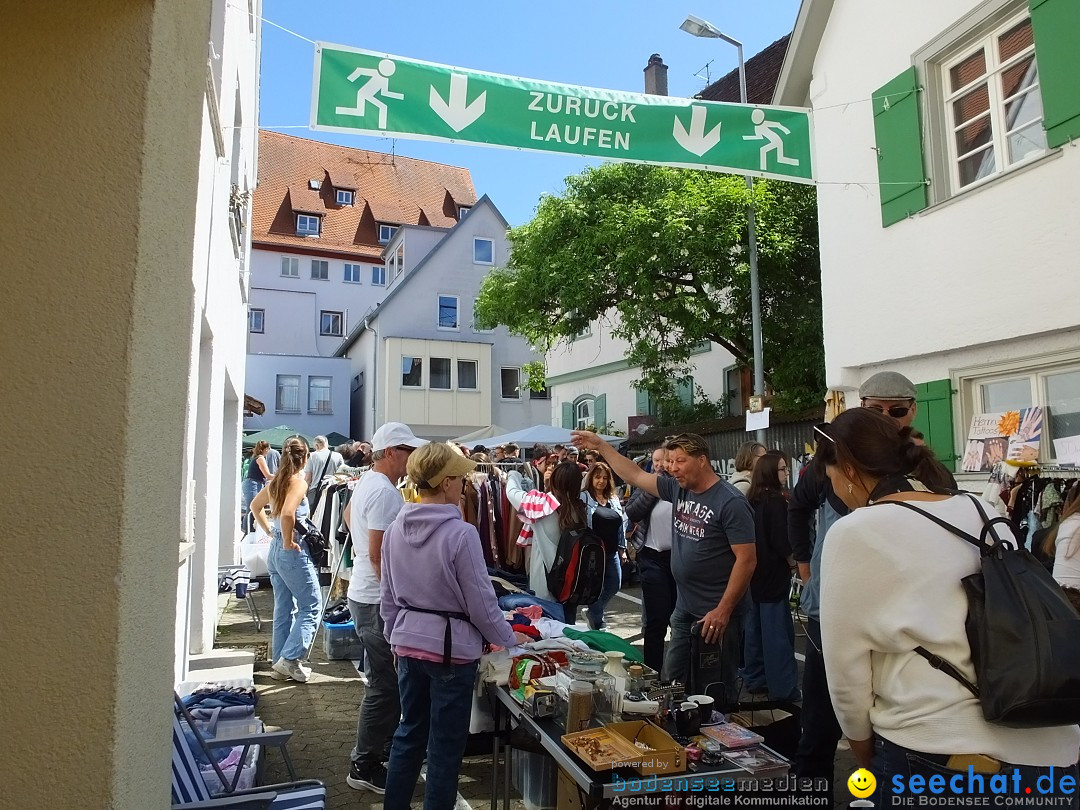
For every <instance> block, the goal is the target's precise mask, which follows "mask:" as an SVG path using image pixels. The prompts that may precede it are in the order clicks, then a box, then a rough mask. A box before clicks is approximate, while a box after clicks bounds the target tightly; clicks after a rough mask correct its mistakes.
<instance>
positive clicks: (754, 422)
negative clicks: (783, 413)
mask: <svg viewBox="0 0 1080 810" xmlns="http://www.w3.org/2000/svg"><path fill="white" fill-rule="evenodd" d="M771 412H772V408H762V409H761V410H760V411H759V412H758V413H754V412H753V411H747V412H746V430H747V432H749V431H751V430H765V429H766V428H768V427H769V414H770V413H771Z"/></svg>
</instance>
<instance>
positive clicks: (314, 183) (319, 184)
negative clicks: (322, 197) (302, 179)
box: [307, 180, 322, 191]
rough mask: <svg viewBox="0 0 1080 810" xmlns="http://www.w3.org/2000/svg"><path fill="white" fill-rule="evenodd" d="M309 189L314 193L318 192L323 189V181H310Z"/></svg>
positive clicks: (308, 182)
mask: <svg viewBox="0 0 1080 810" xmlns="http://www.w3.org/2000/svg"><path fill="white" fill-rule="evenodd" d="M307 187H308V188H310V189H311V190H312V191H318V190H319V189H321V188H322V180H308V181H307Z"/></svg>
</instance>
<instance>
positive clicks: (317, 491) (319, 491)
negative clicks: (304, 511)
mask: <svg viewBox="0 0 1080 810" xmlns="http://www.w3.org/2000/svg"><path fill="white" fill-rule="evenodd" d="M333 457H334V451H333V450H332V449H328V450H327V453H326V463H325V464H323V468H322V473H321V474H320V475H319V477H318V478H317V479H315V480H314V481H312V482H311V485H312V486H313V487H315V503H313V504H309V506H310V507H311V513H312V514H315V508H316V507H317V506H318V505H319V501H320V500H322V494H323V488H322V487H321V486H320V484H322V480H323V479H324V478H326V471H327V470H329V469H330V459H332V458H333Z"/></svg>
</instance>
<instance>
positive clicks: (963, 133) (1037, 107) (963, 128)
mask: <svg viewBox="0 0 1080 810" xmlns="http://www.w3.org/2000/svg"><path fill="white" fill-rule="evenodd" d="M941 78H942V84H943V93H944V102H945V132H946V135H947V139H946V140H947V144H948V154H949V164H950V174H951V183H952V187H953V189H954V190H960V189H963V188H966V187H968V186H971V185H973V184H976V183H978V182H980V181H982V180H985V179H987V178H989V177H993V176H994V175H996V174H1000V173H1001V172H1003V171H1006V170H1007V169H1009V168H1011V167H1013V166H1016V165H1017V164H1020V163H1023V162H1025V161H1027V160H1030V159H1031V158H1034V157H1038V156H1039V155H1042V154H1044V153H1045V152H1046V133H1045V131H1044V130H1043V126H1042V120H1043V105H1042V94H1041V92H1040V90H1039V72H1038V68H1037V66H1036V64H1035V41H1034V38H1033V35H1032V30H1031V19H1030V17H1029V16H1028V15H1027V13H1026V12H1025V13H1024V14H1023V15H1022V16H1019V17H1013V18H1012V19H1010V20H1009V21H1008V22H1006V23H1005V24H1003V25H999V26H998V27H996V28H994V29H993V30H992V31H990V32H989V33H988V34H987V35H985V36H984V37H983V38H982V39H980V40H979V41H978V42H977V43H976V44H974V45H971V46H969V47H966V48H964V49H963V50H962V51H961V52H959V53H957V54H956V55H955V56H954V57H953V58H951V59H948V60H947V61H945V62H943V63H942V65H941Z"/></svg>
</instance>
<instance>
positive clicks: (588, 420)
mask: <svg viewBox="0 0 1080 810" xmlns="http://www.w3.org/2000/svg"><path fill="white" fill-rule="evenodd" d="M594 402H595V400H593V399H592V398H586V399H583V400H581V401H580V402H578V403H577V405H575V406H574V427H575V428H576V429H577V430H585V429H586V428H587V427H589V426H590V425H592V424H594V422H595V416H594V413H595V410H594V408H593V404H594Z"/></svg>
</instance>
